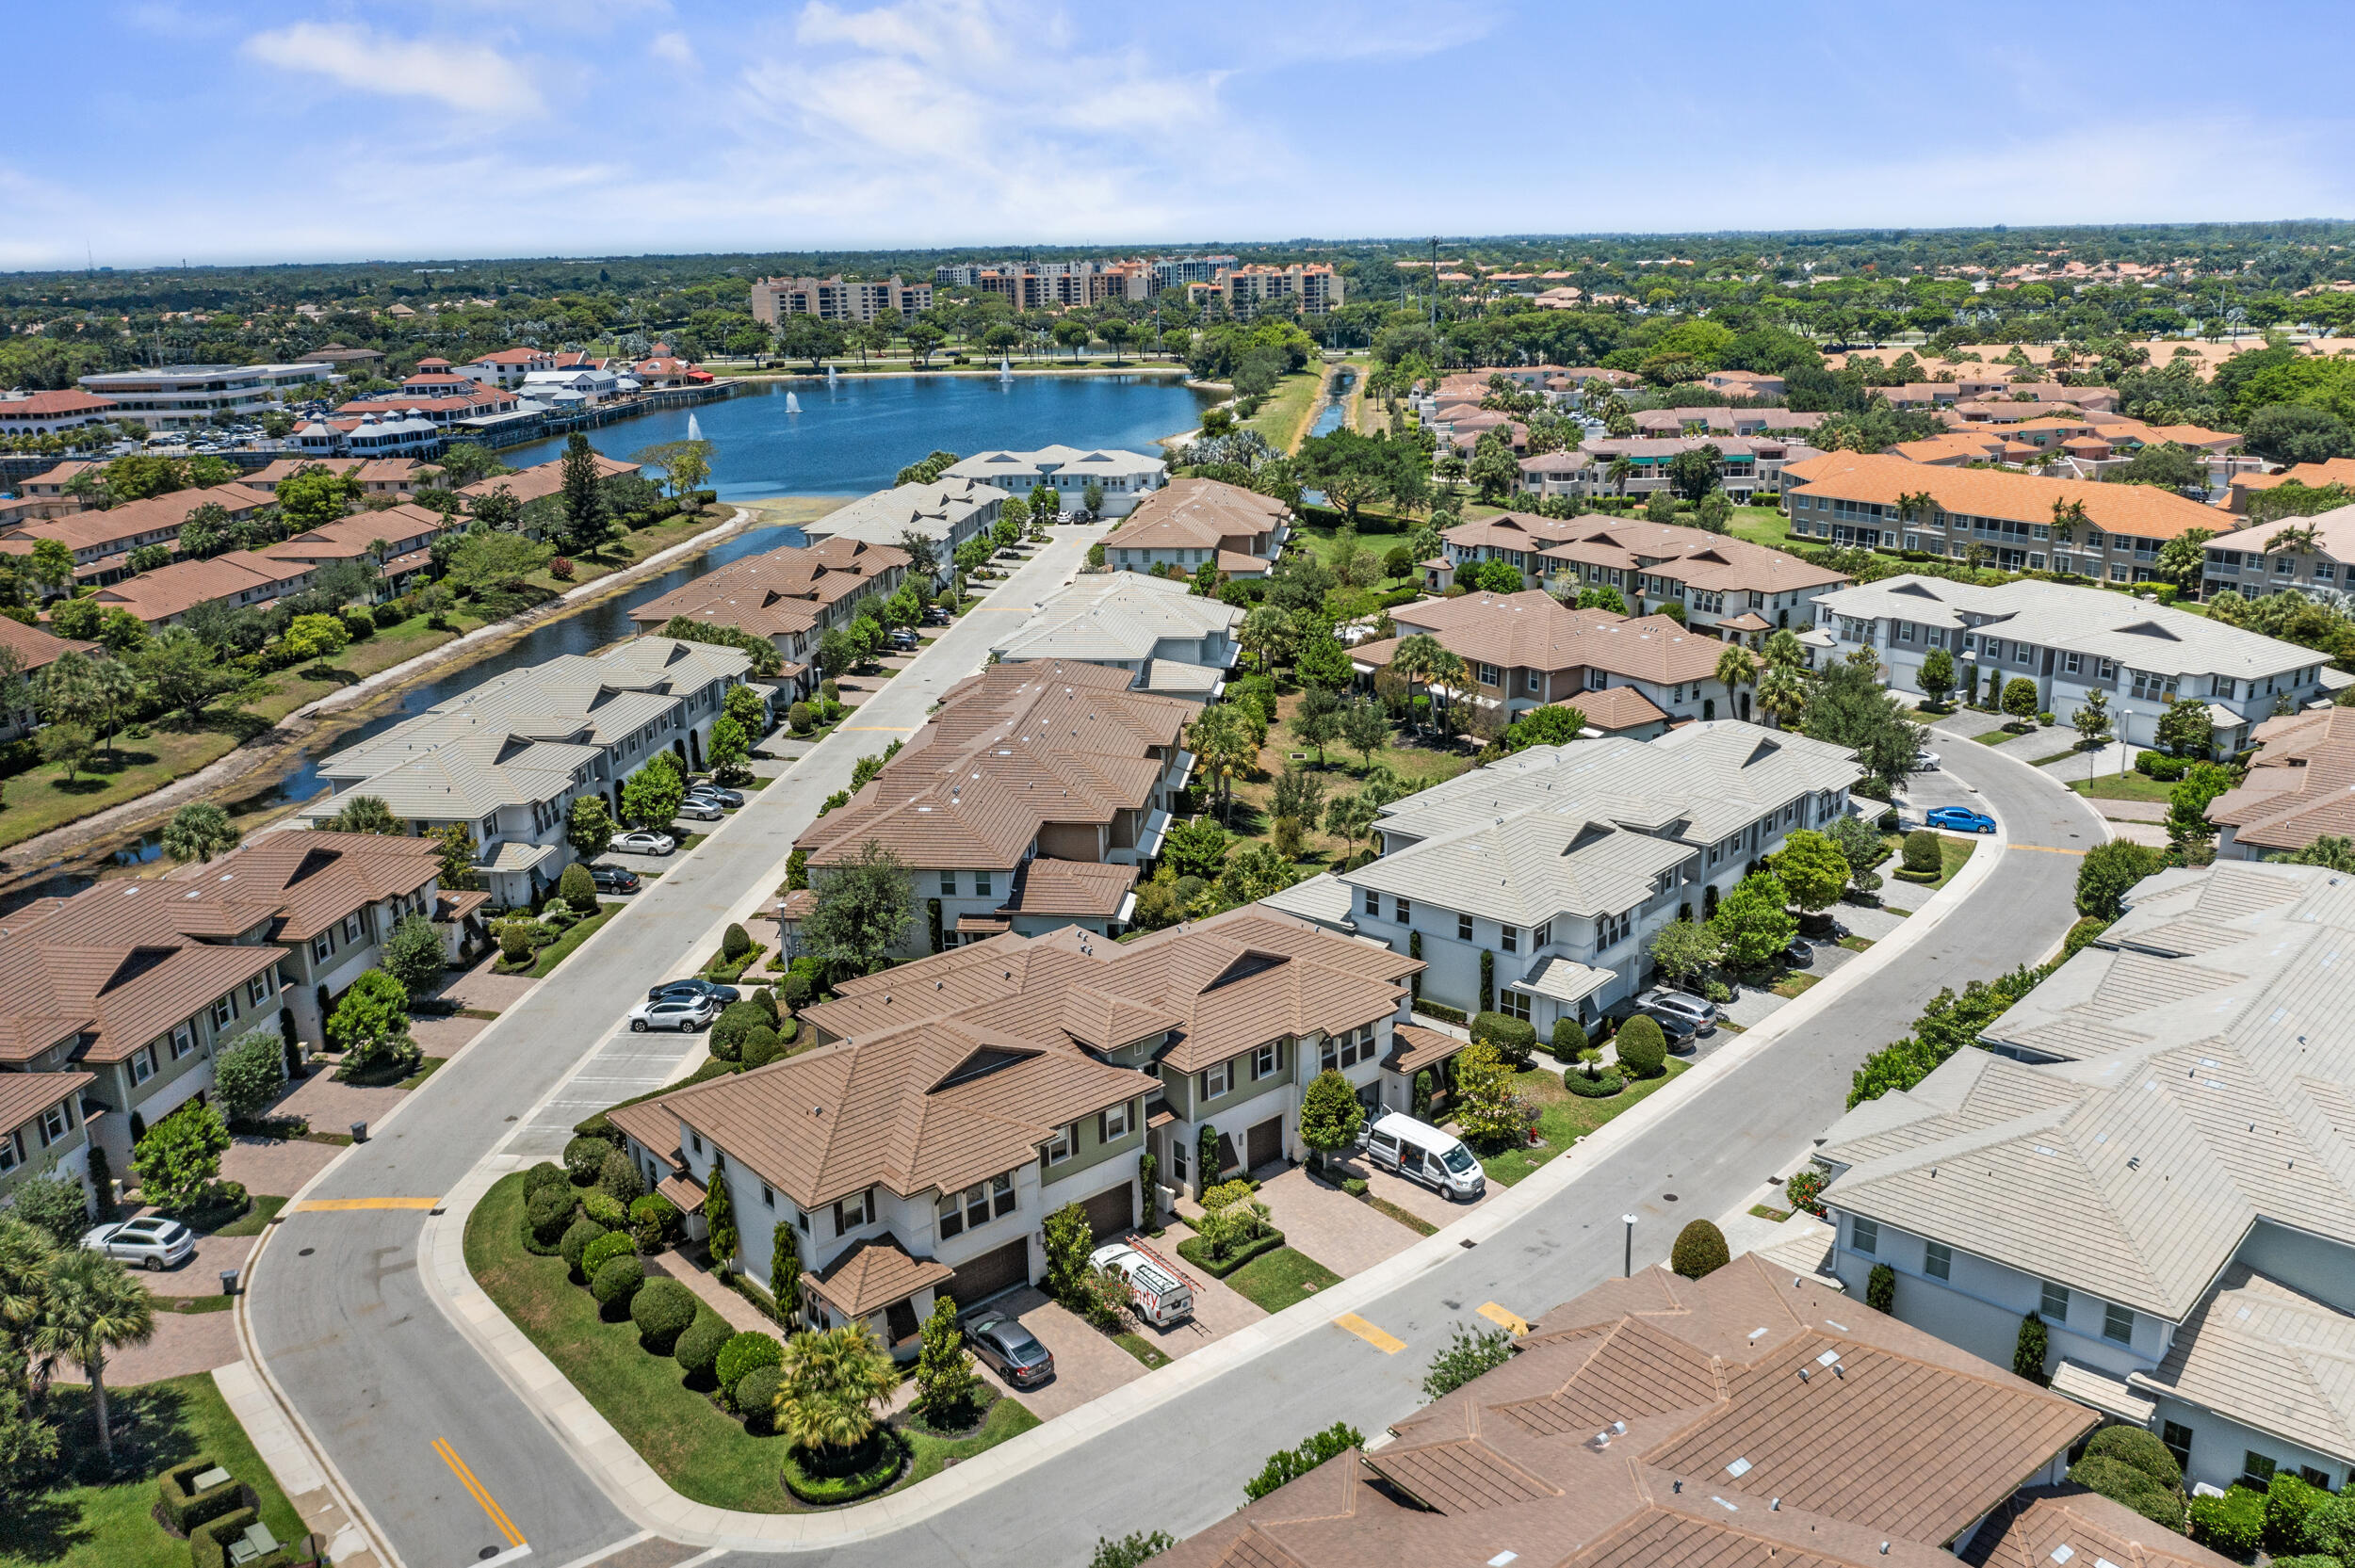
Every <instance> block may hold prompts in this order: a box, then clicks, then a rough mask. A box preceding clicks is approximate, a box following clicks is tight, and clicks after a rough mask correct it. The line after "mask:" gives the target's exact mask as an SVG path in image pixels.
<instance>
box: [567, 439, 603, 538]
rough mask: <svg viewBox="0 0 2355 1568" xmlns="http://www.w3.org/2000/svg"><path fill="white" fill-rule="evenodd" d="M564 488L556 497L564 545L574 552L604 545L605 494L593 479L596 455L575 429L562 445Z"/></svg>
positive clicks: (594, 478) (595, 469) (595, 470)
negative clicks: (562, 517)
mask: <svg viewBox="0 0 2355 1568" xmlns="http://www.w3.org/2000/svg"><path fill="white" fill-rule="evenodd" d="M563 464H564V467H563V476H564V488H563V489H562V490H561V491H560V492H559V493H558V498H559V499H560V501H561V503H562V504H563V508H564V544H565V548H566V549H568V550H571V551H574V552H575V553H583V552H587V551H590V550H593V549H595V548H596V547H597V546H598V545H600V544H602V543H604V542H605V535H606V528H607V522H606V510H605V492H604V490H603V489H602V488H601V487H600V485H599V483H598V479H597V454H596V451H595V449H594V448H593V447H592V446H591V445H589V438H588V437H587V436H585V435H582V434H581V433H580V432H579V431H578V430H575V431H574V432H573V433H572V436H571V437H570V438H569V439H568V440H566V442H565V443H564V457H563Z"/></svg>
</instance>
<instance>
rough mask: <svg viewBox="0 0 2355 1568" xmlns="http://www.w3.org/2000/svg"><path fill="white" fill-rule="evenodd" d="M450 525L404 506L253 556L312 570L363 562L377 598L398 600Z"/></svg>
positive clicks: (323, 527) (306, 532)
mask: <svg viewBox="0 0 2355 1568" xmlns="http://www.w3.org/2000/svg"><path fill="white" fill-rule="evenodd" d="M452 522H453V519H451V518H450V517H447V516H446V515H444V514H443V513H441V512H438V511H435V510H434V509H432V508H430V507H420V506H417V505H415V504H414V502H403V503H401V504H400V505H399V506H397V507H385V508H382V509H380V510H376V511H363V512H354V513H353V514H352V515H351V516H349V517H346V518H342V519H339V520H338V521H336V522H333V523H322V524H320V525H318V526H317V527H316V528H305V529H303V530H302V531H301V532H300V533H299V534H295V535H293V536H291V537H289V538H287V539H284V540H281V541H279V542H277V543H276V544H269V545H265V546H264V547H263V548H261V549H260V550H257V551H255V552H254V554H256V555H257V556H260V557H262V558H264V559H267V560H276V561H284V562H286V563H288V564H289V565H295V566H302V567H306V568H309V569H311V570H313V571H317V569H318V568H320V567H323V566H332V565H334V564H336V563H338V562H341V561H362V560H365V562H367V563H368V565H369V566H371V567H373V568H374V569H375V571H376V572H377V573H378V574H379V577H380V581H379V583H378V586H377V589H376V593H375V597H376V599H377V600H379V601H382V600H385V599H391V598H394V597H396V596H397V595H398V594H399V593H401V592H402V591H404V590H406V589H408V588H409V587H411V586H412V585H414V583H416V582H417V581H418V580H419V579H420V578H421V577H422V576H423V575H424V574H426V572H428V571H429V570H430V569H431V567H432V564H433V542H434V541H435V540H436V539H439V538H440V537H441V536H442V535H443V533H445V532H446V531H447V530H448V528H449V527H450V525H451V524H452Z"/></svg>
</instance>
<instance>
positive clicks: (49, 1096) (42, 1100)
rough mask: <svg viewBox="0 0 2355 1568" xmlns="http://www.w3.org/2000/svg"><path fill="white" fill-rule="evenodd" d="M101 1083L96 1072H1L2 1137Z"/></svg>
mask: <svg viewBox="0 0 2355 1568" xmlns="http://www.w3.org/2000/svg"><path fill="white" fill-rule="evenodd" d="M97 1081H98V1075H97V1074H95V1073H0V1137H5V1136H7V1135H8V1134H9V1133H12V1132H14V1131H15V1130H16V1129H17V1128H19V1127H21V1126H23V1125H24V1123H27V1122H30V1121H31V1120H32V1119H33V1118H34V1117H36V1116H39V1115H40V1114H41V1112H42V1111H44V1110H47V1109H48V1108H49V1107H51V1106H54V1105H56V1104H57V1103H58V1102H59V1101H61V1100H65V1099H69V1098H71V1097H72V1096H73V1095H75V1094H78V1093H80V1092H81V1091H83V1090H85V1089H88V1088H89V1086H90V1085H91V1084H94V1083H96V1082H97Z"/></svg>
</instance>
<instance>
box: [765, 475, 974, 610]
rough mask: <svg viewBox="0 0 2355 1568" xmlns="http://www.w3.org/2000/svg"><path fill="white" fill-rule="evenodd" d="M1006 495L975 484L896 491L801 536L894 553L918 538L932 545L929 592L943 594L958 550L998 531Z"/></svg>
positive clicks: (949, 482) (871, 497)
mask: <svg viewBox="0 0 2355 1568" xmlns="http://www.w3.org/2000/svg"><path fill="white" fill-rule="evenodd" d="M1006 494H1007V493H1006V491H1004V490H1002V489H1000V488H999V487H998V486H996V485H992V484H984V483H983V482H982V481H980V480H978V479H942V480H940V481H938V482H936V483H934V484H928V485H923V484H908V485H896V486H894V487H892V488H891V489H889V490H878V491H875V492H873V493H870V494H867V495H862V496H860V497H859V498H858V499H857V500H855V501H853V502H852V503H851V504H850V505H849V506H846V507H841V508H838V509H836V510H834V511H830V512H828V513H827V514H826V515H825V516H823V517H820V518H816V519H813V520H812V521H810V522H808V523H805V524H804V525H802V534H803V537H804V538H805V539H807V540H808V541H809V542H811V543H812V544H822V543H824V542H826V541H827V540H830V539H851V540H863V541H865V542H868V543H869V544H885V545H891V546H894V547H896V546H897V545H898V544H899V543H900V542H901V539H903V538H904V537H905V536H907V535H908V534H911V533H913V534H918V535H921V536H922V537H923V538H925V539H928V540H930V541H932V545H933V562H934V565H933V586H934V588H936V589H940V588H947V587H948V586H949V583H950V578H951V577H952V576H953V575H954V574H955V573H956V569H957V568H956V554H957V546H958V545H960V544H963V543H964V542H966V540H968V539H973V538H976V537H977V536H979V535H981V534H983V533H984V532H986V531H987V530H989V529H990V528H993V527H995V526H997V524H998V514H999V511H1000V509H1003V508H1004V506H1005V504H1006Z"/></svg>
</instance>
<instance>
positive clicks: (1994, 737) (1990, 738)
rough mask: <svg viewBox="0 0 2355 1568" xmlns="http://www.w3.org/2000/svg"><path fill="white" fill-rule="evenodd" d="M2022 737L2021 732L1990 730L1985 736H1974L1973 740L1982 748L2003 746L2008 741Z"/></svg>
mask: <svg viewBox="0 0 2355 1568" xmlns="http://www.w3.org/2000/svg"><path fill="white" fill-rule="evenodd" d="M2020 736H2021V732H2020V731H2018V730H1989V731H1988V732H1987V733H1986V734H1984V735H1974V736H1972V737H1971V738H1972V739H1973V740H1975V741H1977V742H1978V743H1979V744H1980V745H1982V746H2001V745H2002V744H2003V743H2004V742H2005V741H2006V740H2017V739H2019V738H2020Z"/></svg>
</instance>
